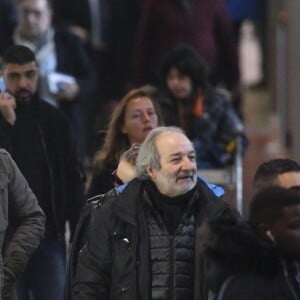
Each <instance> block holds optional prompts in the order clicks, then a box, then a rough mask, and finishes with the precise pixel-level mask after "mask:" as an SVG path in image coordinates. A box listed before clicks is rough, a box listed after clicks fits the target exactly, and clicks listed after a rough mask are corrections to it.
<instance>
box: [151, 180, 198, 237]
mask: <svg viewBox="0 0 300 300" xmlns="http://www.w3.org/2000/svg"><path fill="white" fill-rule="evenodd" d="M145 188H146V191H147V193H148V195H149V197H150V200H151V203H152V205H153V207H154V208H155V209H156V210H157V211H158V212H159V214H160V215H161V217H162V220H163V222H164V224H165V226H166V227H167V230H168V232H169V233H170V234H173V233H174V232H175V231H176V229H177V227H178V225H179V223H180V219H181V216H182V214H183V213H184V211H185V209H186V207H187V206H188V204H189V201H190V200H191V198H192V196H193V194H194V192H195V189H196V187H195V188H193V189H192V190H190V191H189V192H187V193H185V194H183V195H179V196H177V197H168V196H166V195H163V194H161V193H160V192H159V190H158V189H157V187H156V185H155V184H154V183H153V182H152V181H150V180H147V181H145Z"/></svg>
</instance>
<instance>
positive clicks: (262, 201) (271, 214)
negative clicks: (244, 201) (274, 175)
mask: <svg viewBox="0 0 300 300" xmlns="http://www.w3.org/2000/svg"><path fill="white" fill-rule="evenodd" d="M294 205H300V196H299V195H298V194H297V193H296V192H294V191H292V190H289V189H284V188H281V187H278V186H272V187H268V188H265V189H262V190H261V191H259V192H258V193H257V194H256V195H255V196H254V197H253V198H252V200H251V202H250V207H249V221H250V222H251V223H252V224H253V225H254V226H255V227H256V226H257V225H259V224H262V223H264V224H268V225H272V224H274V223H275V222H276V221H278V219H279V218H280V216H281V214H282V210H283V208H284V207H287V206H294Z"/></svg>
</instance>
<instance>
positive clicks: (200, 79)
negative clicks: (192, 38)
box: [161, 44, 207, 90]
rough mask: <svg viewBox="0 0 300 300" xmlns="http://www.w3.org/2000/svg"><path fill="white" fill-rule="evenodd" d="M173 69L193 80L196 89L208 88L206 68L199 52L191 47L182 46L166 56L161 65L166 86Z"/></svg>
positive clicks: (162, 79) (163, 82)
mask: <svg viewBox="0 0 300 300" xmlns="http://www.w3.org/2000/svg"><path fill="white" fill-rule="evenodd" d="M172 68H176V69H178V71H179V72H180V73H182V74H184V75H187V76H188V77H190V78H191V80H192V83H193V87H194V89H195V88H197V87H200V88H201V89H203V90H204V89H205V87H206V82H207V79H206V67H205V63H204V60H203V59H202V58H201V56H200V55H199V54H198V52H197V51H196V50H195V49H194V48H192V47H191V46H189V45H184V44H180V45H178V46H176V47H175V48H173V49H172V50H171V51H170V52H169V53H167V55H166V56H165V58H164V60H163V63H162V65H161V81H162V84H163V85H164V86H165V85H166V78H167V75H168V73H169V71H170V70H171V69H172Z"/></svg>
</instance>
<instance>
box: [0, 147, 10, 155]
mask: <svg viewBox="0 0 300 300" xmlns="http://www.w3.org/2000/svg"><path fill="white" fill-rule="evenodd" d="M0 156H1V157H8V156H9V153H8V152H7V151H6V150H5V149H4V148H0Z"/></svg>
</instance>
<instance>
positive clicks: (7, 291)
mask: <svg viewBox="0 0 300 300" xmlns="http://www.w3.org/2000/svg"><path fill="white" fill-rule="evenodd" d="M45 223H46V218H45V215H44V213H43V211H42V209H41V208H40V206H39V205H38V202H37V199H36V197H35V195H34V194H33V192H32V190H31V189H30V187H29V185H28V183H27V181H26V179H25V178H24V176H23V175H22V173H21V172H20V170H19V168H18V167H17V165H16V164H15V162H14V161H13V159H12V158H11V156H10V155H9V154H8V152H7V151H5V150H4V149H0V249H1V252H0V273H1V275H0V276H1V278H4V280H3V281H2V280H1V283H0V289H1V296H0V299H3V300H11V299H13V293H14V285H15V282H16V280H17V279H18V278H19V277H20V275H21V274H22V273H23V271H24V269H25V267H26V265H27V262H28V260H29V257H30V255H31V254H32V252H33V251H34V250H35V249H36V248H37V247H38V245H39V243H40V240H41V238H42V237H43V235H44V231H45ZM8 228H9V230H8ZM1 256H2V257H1Z"/></svg>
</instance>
